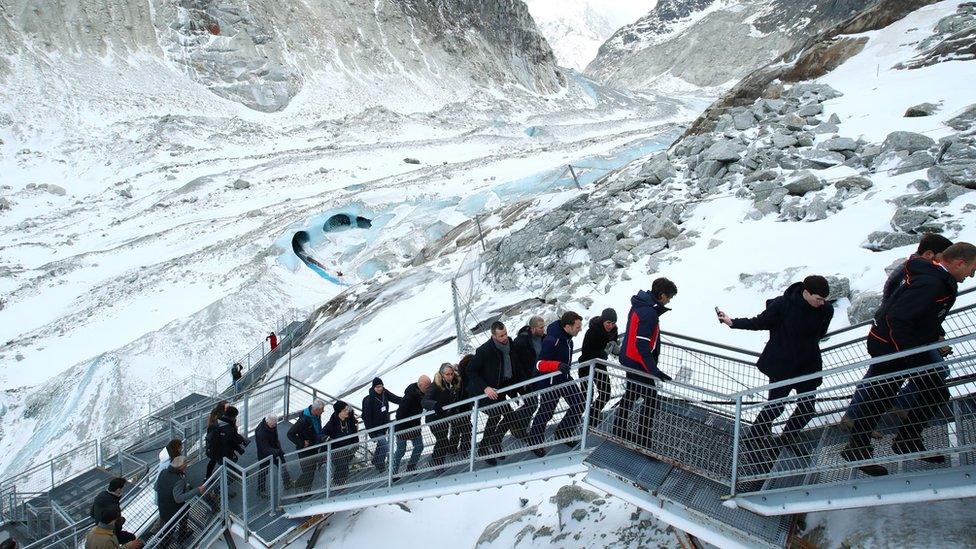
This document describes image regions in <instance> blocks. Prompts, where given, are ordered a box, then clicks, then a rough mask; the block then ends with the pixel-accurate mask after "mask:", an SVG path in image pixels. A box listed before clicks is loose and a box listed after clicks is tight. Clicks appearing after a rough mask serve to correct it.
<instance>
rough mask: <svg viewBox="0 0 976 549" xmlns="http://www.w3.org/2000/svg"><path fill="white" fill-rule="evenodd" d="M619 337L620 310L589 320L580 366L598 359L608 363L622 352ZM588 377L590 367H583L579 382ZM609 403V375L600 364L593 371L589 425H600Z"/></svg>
mask: <svg viewBox="0 0 976 549" xmlns="http://www.w3.org/2000/svg"><path fill="white" fill-rule="evenodd" d="M617 338H618V334H617V311H615V310H613V309H611V308H607V309H604V310H603V312H602V313H600V316H596V317H593V318H591V319H590V324H589V327H587V329H586V334H584V335H583V345H582V346H581V347H580V357H579V361H580V363H583V362H586V361H587V360H593V359H597V358H598V359H601V360H606V359H607V358H608V357H609V356H610V353H611V352H612V351H619V350H620V343H619V342H618V341H617ZM589 375H590V367H589V366H581V367H580V369H579V377H580V379H583V378H585V377H587V376H589ZM607 402H610V376H608V375H607V367H606V365H604V364H597V365H596V368H594V370H593V401H592V402H591V403H590V426H592V427H596V426H598V425H599V424H600V416H601V414H602V412H603V407H604V406H606V405H607Z"/></svg>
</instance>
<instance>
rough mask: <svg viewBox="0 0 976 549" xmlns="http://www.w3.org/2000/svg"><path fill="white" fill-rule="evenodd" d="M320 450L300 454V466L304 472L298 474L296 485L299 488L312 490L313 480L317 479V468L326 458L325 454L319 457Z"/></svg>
mask: <svg viewBox="0 0 976 549" xmlns="http://www.w3.org/2000/svg"><path fill="white" fill-rule="evenodd" d="M317 456H318V452H310V451H305V452H301V453H299V454H298V466H299V467H300V468H301V470H302V473H301V474H300V475H298V480H297V481H295V486H296V487H297V488H298V489H299V490H311V489H312V482H314V481H315V470H316V469H317V468H318V466H319V464H320V463H322V461H323V460H324V459H325V456H321V457H317Z"/></svg>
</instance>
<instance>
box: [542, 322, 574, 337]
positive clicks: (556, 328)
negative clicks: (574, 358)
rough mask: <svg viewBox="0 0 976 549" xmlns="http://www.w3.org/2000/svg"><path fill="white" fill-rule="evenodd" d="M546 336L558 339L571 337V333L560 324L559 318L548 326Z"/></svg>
mask: <svg viewBox="0 0 976 549" xmlns="http://www.w3.org/2000/svg"><path fill="white" fill-rule="evenodd" d="M546 337H555V338H557V339H571V338H570V337H569V334H567V333H566V330H563V327H562V326H560V325H559V321H558V320H557V321H555V322H553V323H552V324H550V325H549V326H547V327H546Z"/></svg>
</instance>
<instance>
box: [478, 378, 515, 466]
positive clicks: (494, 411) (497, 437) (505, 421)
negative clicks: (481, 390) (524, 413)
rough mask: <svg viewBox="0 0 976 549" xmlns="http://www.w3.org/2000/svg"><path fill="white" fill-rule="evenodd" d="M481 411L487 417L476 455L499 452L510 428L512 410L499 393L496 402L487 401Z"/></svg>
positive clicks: (502, 394)
mask: <svg viewBox="0 0 976 549" xmlns="http://www.w3.org/2000/svg"><path fill="white" fill-rule="evenodd" d="M482 411H483V412H484V413H485V415H486V416H488V419H487V420H485V429H484V431H483V432H482V435H481V442H479V443H478V453H479V454H481V455H487V454H491V453H494V452H499V451H501V447H502V438H504V436H505V433H507V432H508V430H509V429H510V428H511V424H512V418H513V416H514V413H515V412H514V410H512V406H511V404H509V403H508V402H507V400H506V398H505V394H504V393H501V392H499V393H498V400H495V401H491V400H487V404H486V406H485V407H484V408H482Z"/></svg>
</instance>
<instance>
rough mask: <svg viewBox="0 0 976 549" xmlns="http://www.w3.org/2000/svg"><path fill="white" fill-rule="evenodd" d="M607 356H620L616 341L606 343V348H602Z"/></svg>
mask: <svg viewBox="0 0 976 549" xmlns="http://www.w3.org/2000/svg"><path fill="white" fill-rule="evenodd" d="M603 350H604V352H606V353H607V356H619V355H620V343H618V342H616V341H611V342H610V343H607V346H606V347H604V348H603Z"/></svg>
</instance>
